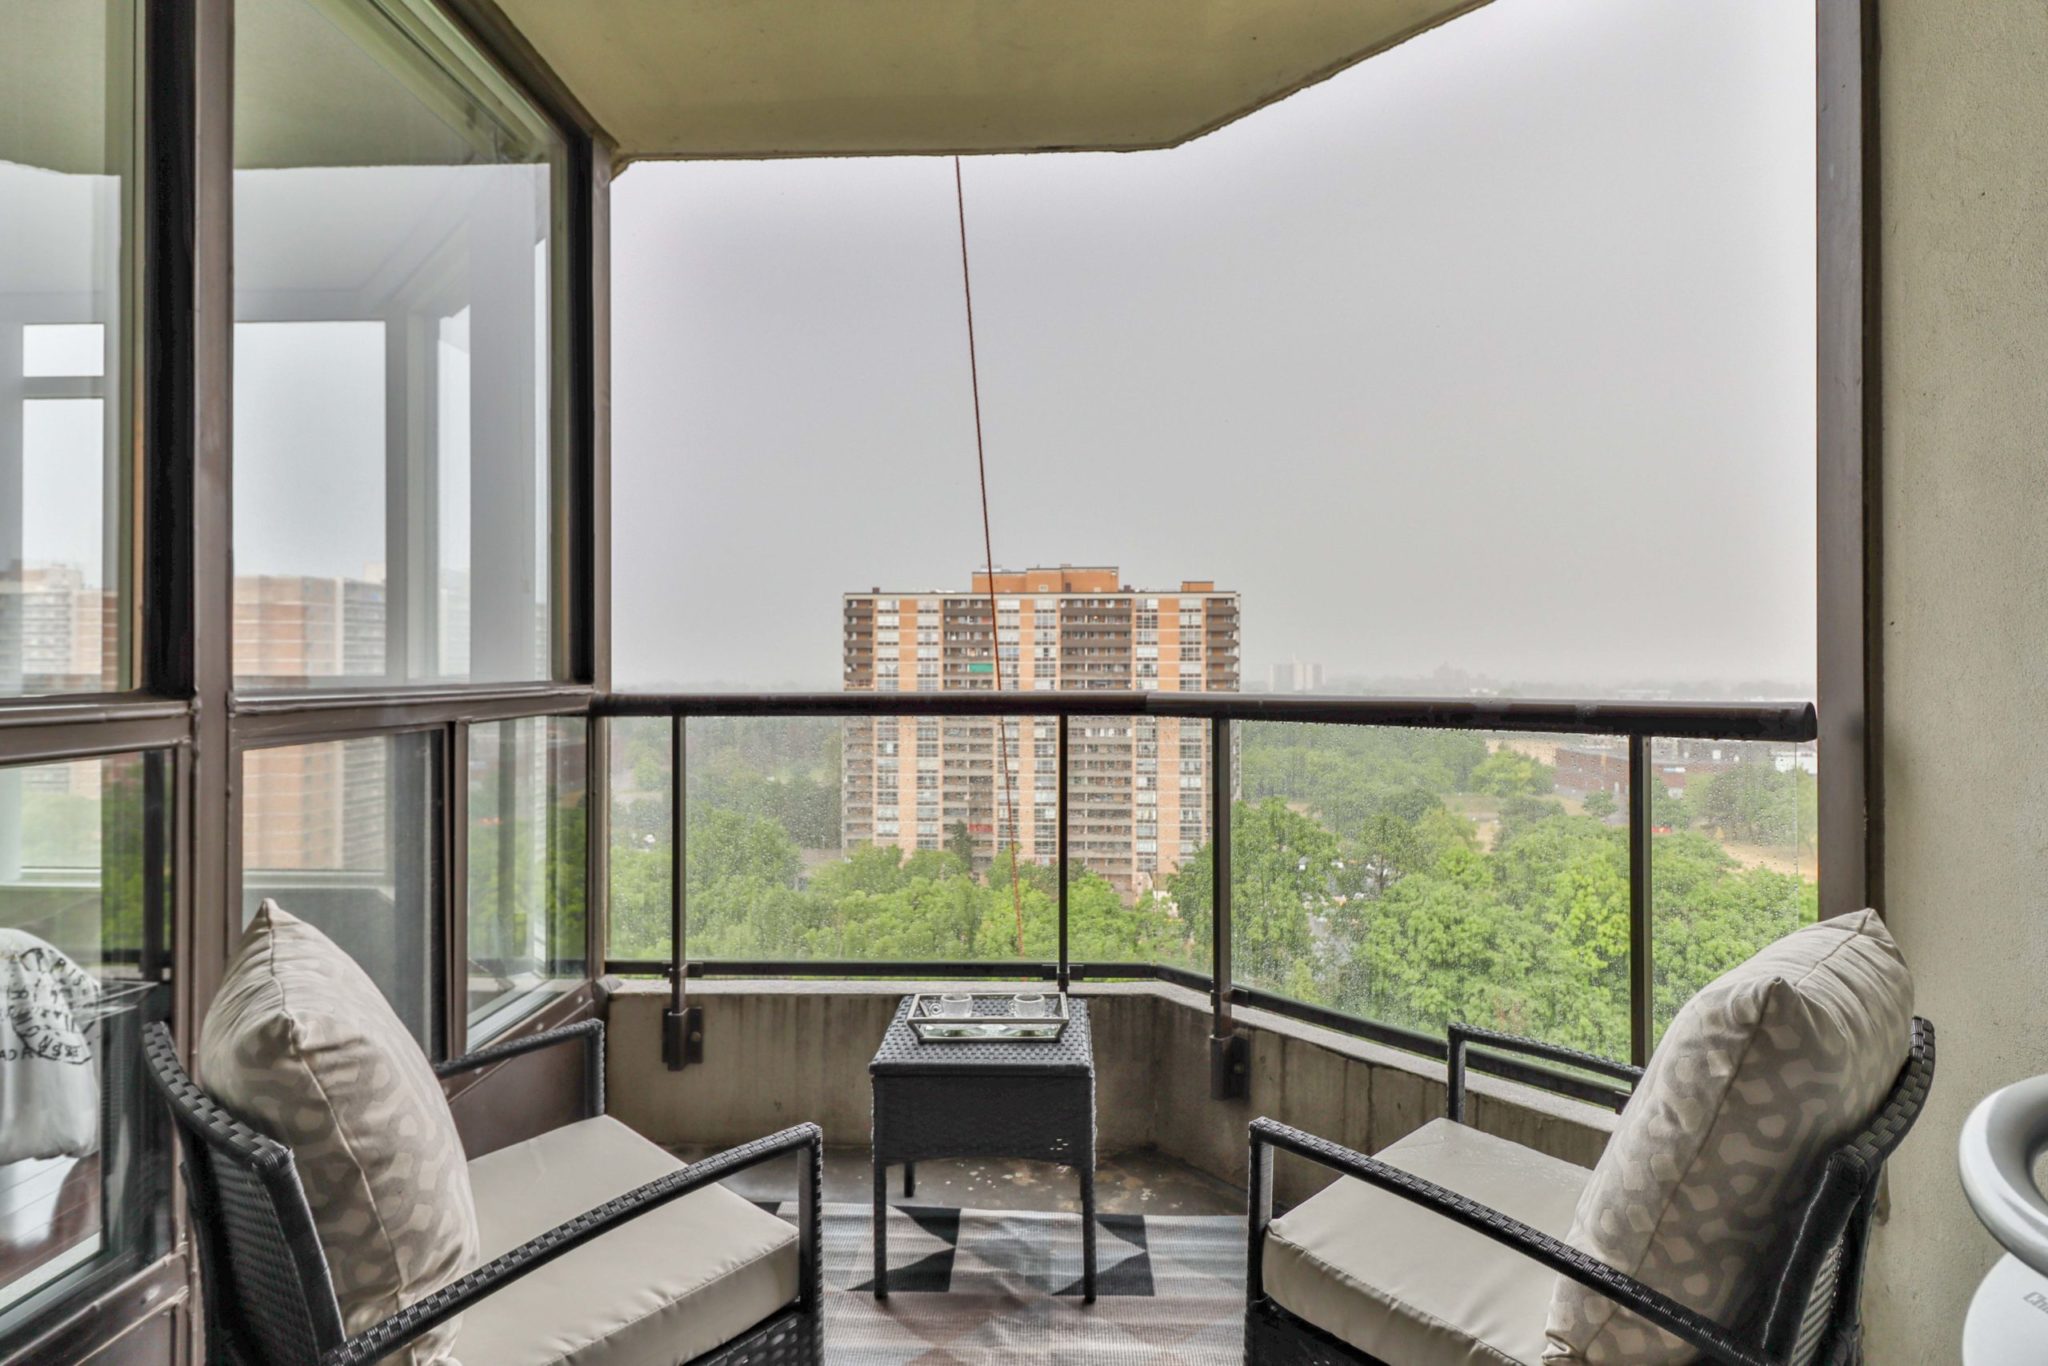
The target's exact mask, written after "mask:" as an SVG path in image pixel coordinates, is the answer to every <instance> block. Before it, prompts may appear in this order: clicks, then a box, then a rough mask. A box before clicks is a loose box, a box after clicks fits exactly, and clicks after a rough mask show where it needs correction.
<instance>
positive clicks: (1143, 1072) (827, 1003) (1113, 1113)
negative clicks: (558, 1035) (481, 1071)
mask: <svg viewBox="0 0 2048 1366" xmlns="http://www.w3.org/2000/svg"><path fill="white" fill-rule="evenodd" d="M989 985H990V984H989V983H986V982H982V983H959V982H942V981H932V982H908V981H892V982H848V981H703V982H694V981H693V982H692V983H691V984H690V1002H691V1004H692V1005H696V1006H701V1007H702V1008H703V1011H704V1061H703V1063H701V1064H698V1065H693V1066H691V1067H688V1068H686V1069H684V1070H683V1071H681V1072H671V1071H669V1070H668V1069H667V1068H666V1067H664V1066H663V1065H662V1061H661V1013H662V1010H663V1008H664V1007H665V1006H666V1004H667V1001H668V989H667V987H666V986H665V985H664V984H662V983H658V982H628V983H622V984H621V985H620V986H619V988H618V990H617V991H616V992H615V993H614V994H613V995H612V997H611V1001H610V1007H609V1011H610V1013H609V1018H610V1026H609V1030H608V1033H607V1036H606V1037H607V1054H608V1057H607V1067H606V1089H607V1091H608V1093H609V1098H610V1106H611V1110H612V1113H613V1114H615V1115H616V1116H617V1117H618V1118H619V1119H620V1120H621V1121H623V1122H624V1123H627V1124H630V1125H632V1126H633V1127H634V1128H636V1129H638V1130H640V1131H641V1132H642V1133H644V1134H646V1135H647V1136H648V1137H650V1138H652V1139H654V1140H655V1141H656V1142H660V1143H673V1144H693V1145H709V1146H718V1147H722V1146H726V1145H729V1144H733V1143H738V1142H742V1141H744V1140H746V1139H749V1138H753V1137H756V1136H758V1135H760V1134H763V1133H768V1132H771V1131H773V1130H775V1129H779V1128H782V1127H784V1126H786V1125H790V1124H795V1123H798V1122H799V1121H802V1120H812V1121H815V1122H817V1123H818V1124H820V1125H822V1126H823V1127H824V1129H825V1136H826V1140H827V1141H828V1142H832V1143H851V1144H864V1143H865V1142H866V1141H867V1137H868V1120H869V1095H868V1075H867V1065H868V1059H869V1058H871V1057H872V1056H873V1055H874V1051H875V1045H876V1044H877V1043H878V1042H879V1041H880V1040H881V1037H882V1031H883V1030H884V1029H885V1028H887V1026H888V1023H889V1020H890V1018H891V1017H892V1016H893V1015H894V1014H895V1011H896V1006H897V1003H898V1002H899V1001H900V1000H901V999H902V998H903V997H904V996H905V995H907V994H909V993H910V992H913V991H936V990H942V989H967V990H973V989H983V990H985V989H987V988H988V987H989ZM1073 990H1074V994H1075V995H1076V996H1077V997H1080V998H1083V999H1085V1000H1087V1001H1089V1002H1090V1005H1091V1011H1092V1015H1093V1020H1094V1027H1095V1067H1096V1125H1097V1146H1098V1149H1099V1150H1100V1151H1101V1152H1102V1153H1105V1154H1107V1153H1115V1152H1122V1151H1126V1150H1128V1149H1133V1148H1147V1147H1150V1148H1156V1149H1158V1150H1159V1151H1160V1152H1162V1153H1164V1154H1166V1155H1167V1156H1169V1157H1173V1158H1176V1159H1178V1160H1180V1161H1182V1162H1186V1163H1188V1164H1189V1165H1190V1166H1193V1167H1196V1168H1199V1169H1200V1170H1202V1171H1205V1172H1208V1173H1210V1174H1212V1175H1214V1176H1217V1177H1221V1178H1222V1179H1224V1180H1227V1181H1232V1182H1236V1183H1239V1184H1242V1182H1243V1180H1244V1166H1245V1129H1246V1126H1247V1125H1248V1124H1249V1123H1250V1121H1251V1120H1252V1119H1253V1118H1254V1117H1256V1116H1258V1115H1270V1116H1272V1117H1273V1118H1275V1119H1278V1120H1280V1121H1282V1122H1283V1123H1287V1124H1293V1125H1296V1126H1297V1127H1299V1128H1302V1129H1306V1130H1308V1131H1310V1132H1312V1133H1316V1134H1319V1135H1322V1136H1323V1137H1325V1138H1330V1139H1334V1140H1336V1141H1337V1142H1340V1143H1343V1144H1346V1145H1348V1146H1350V1147H1354V1148H1358V1149H1360V1150H1361V1151H1364V1152H1376V1151H1378V1150H1379V1149H1381V1148H1383V1147H1385V1146H1386V1145H1387V1144H1389V1143H1392V1142H1393V1141H1394V1140H1395V1139H1398V1138H1400V1137H1402V1136H1403V1135H1405V1134H1407V1133H1410V1132H1412V1131H1413V1130H1415V1129H1416V1128H1418V1127H1420V1126H1421V1125H1422V1124H1424V1123H1426V1122H1428V1121H1429V1120H1431V1119H1434V1118H1436V1117H1438V1116H1440V1115H1442V1114H1443V1113H1444V1105H1445V1085H1444V1068H1443V1065H1442V1064H1441V1063H1437V1062H1434V1061H1432V1060H1431V1059H1428V1058H1423V1057H1418V1056H1416V1055H1414V1054H1410V1053H1404V1052H1402V1051H1400V1050H1399V1049H1394V1048H1388V1047H1385V1046H1383V1045H1380V1044H1374V1043H1369V1042H1367V1041H1365V1040H1362V1039H1356V1038H1353V1037H1351V1036H1350V1035H1347V1034H1340V1033H1337V1032H1336V1031H1334V1030H1329V1029H1323V1028H1320V1027H1318V1026H1315V1025H1307V1024H1302V1023H1300V1022H1299V1021H1295V1020H1290V1019H1286V1018H1284V1017H1282V1016H1277V1015H1274V1014H1272V1013H1271V1012H1268V1011H1263V1010H1241V1011H1239V1012H1238V1014H1237V1021H1238V1026H1239V1028H1240V1030H1241V1031H1242V1032H1244V1033H1245V1034H1246V1035H1247V1036H1248V1037H1249V1039H1250V1041H1251V1043H1250V1049H1251V1075H1250V1078H1249V1085H1248V1087H1247V1091H1248V1095H1247V1096H1246V1098H1245V1099H1242V1100H1235V1101H1216V1100H1211V1099H1210V1098H1209V1044H1208V1038H1209V1010H1208V998H1207V997H1206V996H1205V995H1203V994H1202V993H1200V992H1195V991H1189V990H1187V989H1186V988H1183V987H1177V986H1173V985H1170V984H1168V983H1163V982H1101V983H1096V982H1090V983H1080V984H1076V985H1075V987H1074V989H1073ZM1468 1076H1469V1085H1468V1092H1467V1094H1468V1099H1469V1103H1468V1106H1467V1120H1468V1122H1470V1123H1471V1124H1473V1125H1475V1126H1476V1127H1478V1128H1481V1129H1484V1130H1486V1131H1488V1132H1490V1133H1494V1134H1498V1135H1499V1136H1501V1137H1503V1138H1507V1139H1512V1140H1514V1141H1515V1142H1517V1143H1521V1144H1524V1145H1526V1146H1528V1147H1531V1148H1535V1149H1538V1150H1539V1151H1542V1152H1546V1153H1549V1154H1551V1155H1552V1156H1555V1157H1560V1158H1563V1159H1564V1160H1565V1161H1568V1162H1576V1163H1579V1164H1580V1165H1582V1166H1591V1165H1592V1164H1593V1163H1594V1162H1595V1161H1597V1160H1598V1159H1599V1156H1600V1152H1601V1150H1602V1149H1603V1148H1604V1147H1605V1146H1606V1143H1607V1137H1608V1135H1609V1134H1610V1133H1611V1132H1613V1128H1614V1122H1615V1117H1614V1116H1613V1115H1612V1114H1610V1113H1608V1112H1607V1111H1605V1110H1602V1109H1600V1108H1598V1107H1596V1106H1591V1105H1583V1104H1580V1103H1578V1102H1576V1101H1571V1100H1566V1099H1563V1098H1561V1097H1558V1096H1553V1095H1550V1094H1548V1093H1547V1092H1543V1091H1538V1090H1535V1089H1533V1088H1531V1087H1526V1086H1520V1085H1517V1084H1515V1083H1512V1082H1506V1081H1501V1080H1499V1079H1497V1078H1493V1077H1486V1076H1479V1075H1471V1074H1468ZM1326 1181H1327V1177H1326V1176H1325V1174H1324V1173H1322V1172H1321V1171H1320V1170H1319V1169H1317V1168H1314V1167H1312V1166H1310V1165H1309V1164H1307V1163H1304V1162H1301V1161H1300V1160H1299V1159H1296V1158H1292V1157H1286V1156H1283V1158H1282V1160H1281V1162H1280V1165H1279V1166H1278V1168H1277V1169H1276V1173H1275V1187H1276V1191H1277V1193H1278V1195H1279V1197H1280V1199H1282V1200H1283V1201H1288V1202H1292V1201H1297V1200H1301V1199H1304V1198H1306V1197H1307V1196H1308V1195H1310V1194H1313V1193H1314V1192H1315V1191H1316V1190H1318V1189H1320V1188H1321V1187H1322V1186H1323V1185H1324V1184H1325V1183H1326Z"/></svg>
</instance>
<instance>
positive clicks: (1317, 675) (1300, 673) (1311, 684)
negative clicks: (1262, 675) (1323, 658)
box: [1266, 659, 1323, 692]
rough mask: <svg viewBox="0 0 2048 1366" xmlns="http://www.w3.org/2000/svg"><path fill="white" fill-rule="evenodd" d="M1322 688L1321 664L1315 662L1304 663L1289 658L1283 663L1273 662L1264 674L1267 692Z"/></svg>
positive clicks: (1308, 690) (1320, 689) (1317, 690)
mask: <svg viewBox="0 0 2048 1366" xmlns="http://www.w3.org/2000/svg"><path fill="white" fill-rule="evenodd" d="M1322 690H1323V666H1322V665H1320V664H1317V663H1313V662H1311V663H1307V664H1304V663H1302V662H1301V661H1300V660H1298V659H1290V660H1288V661H1287V662H1286V663H1284V664H1275V665H1274V666H1273V667H1272V669H1271V671H1270V672H1269V673H1268V674H1267V676H1266V691H1268V692H1321V691H1322Z"/></svg>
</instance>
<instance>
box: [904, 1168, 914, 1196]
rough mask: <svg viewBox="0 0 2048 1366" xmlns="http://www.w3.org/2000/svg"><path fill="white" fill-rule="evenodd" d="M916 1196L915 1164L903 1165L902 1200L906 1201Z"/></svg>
mask: <svg viewBox="0 0 2048 1366" xmlns="http://www.w3.org/2000/svg"><path fill="white" fill-rule="evenodd" d="M916 1194H917V1164H916V1163H915V1162H906V1163H904V1164H903V1198H904V1199H905V1200H908V1199H909V1198H910V1197H911V1196H913V1195H916Z"/></svg>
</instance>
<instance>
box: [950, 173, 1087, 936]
mask: <svg viewBox="0 0 2048 1366" xmlns="http://www.w3.org/2000/svg"><path fill="white" fill-rule="evenodd" d="M953 203H954V205H955V206H956V207H957V208H958V209H959V211H960V292H961V294H962V296H963V297H964V298H965V299H966V301H967V377H968V383H969V384H970V386H971V387H972V388H973V390H974V461H975V465H976V467H977V469H978V471H979V473H980V475H981V550H982V554H983V556H984V557H985V559H986V561H987V564H988V625H989V642H990V645H989V648H990V653H991V654H992V655H993V656H994V659H995V681H996V691H997V692H1001V691H1002V690H1003V636H1002V627H1001V626H1000V624H999V623H998V613H997V611H996V552H995V540H994V538H993V537H992V536H991V535H990V534H989V522H988V448H987V447H986V445H984V444H983V442H982V436H981V368H980V365H979V363H978V362H977V361H976V359H975V354H974V276H973V274H972V273H971V272H970V271H969V270H968V268H967V190H966V187H965V186H964V185H963V184H962V182H961V179H960V158H959V157H954V158H953ZM996 755H997V758H998V761H999V762H1000V764H1001V770H1000V771H1001V774H1002V781H1003V819H1004V820H1005V821H1007V822H1008V823H1009V826H1010V904H1011V908H1012V909H1013V910H1014V911H1015V912H1016V916H1017V956H1018V957H1019V958H1022V957H1023V956H1024V876H1023V872H1022V870H1021V869H1020V868H1019V866H1018V865H1019V863H1020V862H1021V856H1020V855H1021V851H1020V849H1019V847H1018V843H1017V811H1016V807H1015V805H1014V799H1013V798H1012V796H1011V794H1010V738H1009V730H1008V727H1007V725H1006V723H1005V720H1004V718H1002V717H1000V716H999V717H997V718H996ZM995 845H996V847H997V848H998V849H1000V848H1001V847H1002V841H1001V840H997V841H995ZM969 871H970V872H971V871H973V870H972V869H970V870H969ZM1063 875H1064V874H1063Z"/></svg>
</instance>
